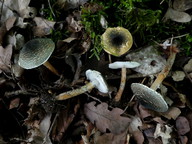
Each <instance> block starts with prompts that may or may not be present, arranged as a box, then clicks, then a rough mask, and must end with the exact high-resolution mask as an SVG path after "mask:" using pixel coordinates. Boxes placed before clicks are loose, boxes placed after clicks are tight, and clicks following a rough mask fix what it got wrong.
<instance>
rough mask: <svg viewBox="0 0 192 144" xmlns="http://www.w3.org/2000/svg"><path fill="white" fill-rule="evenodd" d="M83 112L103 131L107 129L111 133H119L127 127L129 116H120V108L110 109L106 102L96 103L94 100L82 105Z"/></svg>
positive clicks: (121, 111)
mask: <svg viewBox="0 0 192 144" xmlns="http://www.w3.org/2000/svg"><path fill="white" fill-rule="evenodd" d="M84 113H85V115H86V117H87V118H88V119H89V120H90V121H91V122H92V123H94V124H95V125H96V127H97V128H98V129H99V130H100V131H101V132H104V133H105V132H107V130H109V131H110V132H111V133H113V134H120V133H122V132H124V131H125V130H126V129H127V128H128V126H129V123H130V119H129V118H127V117H123V116H121V114H122V113H123V110H122V109H119V108H113V109H112V110H111V111H110V110H109V109H108V104H107V103H101V104H98V105H96V102H95V101H93V102H90V103H87V104H85V105H84Z"/></svg>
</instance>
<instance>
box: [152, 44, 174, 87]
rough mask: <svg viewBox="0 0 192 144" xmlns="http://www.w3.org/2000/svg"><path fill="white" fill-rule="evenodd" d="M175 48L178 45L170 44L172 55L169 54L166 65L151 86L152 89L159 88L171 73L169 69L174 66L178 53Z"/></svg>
mask: <svg viewBox="0 0 192 144" xmlns="http://www.w3.org/2000/svg"><path fill="white" fill-rule="evenodd" d="M175 48H176V47H175V46H173V45H171V46H170V53H169V54H170V55H169V57H168V59H167V62H166V65H165V67H164V68H163V70H162V71H161V72H160V73H159V74H158V76H157V78H156V79H155V81H154V82H153V84H152V85H151V87H150V88H151V89H153V90H157V89H158V88H159V86H160V84H161V83H162V81H163V80H164V79H165V78H166V77H167V75H168V74H169V71H170V69H171V68H172V66H173V63H174V61H175V57H176V53H177V52H175V51H174V49H175Z"/></svg>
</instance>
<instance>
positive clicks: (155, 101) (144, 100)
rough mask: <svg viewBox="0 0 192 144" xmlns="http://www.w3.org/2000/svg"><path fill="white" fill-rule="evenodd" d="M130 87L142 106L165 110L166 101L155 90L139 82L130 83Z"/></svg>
mask: <svg viewBox="0 0 192 144" xmlns="http://www.w3.org/2000/svg"><path fill="white" fill-rule="evenodd" d="M131 89H132V91H133V93H134V95H135V96H136V97H137V99H138V100H140V102H141V104H142V105H143V106H144V107H146V108H148V109H152V110H154V111H157V112H165V111H167V110H168V106H167V103H166V102H165V100H164V99H163V97H162V96H161V95H160V94H159V93H158V92H156V91H155V90H153V89H151V88H149V87H147V86H145V85H143V84H140V83H132V84H131Z"/></svg>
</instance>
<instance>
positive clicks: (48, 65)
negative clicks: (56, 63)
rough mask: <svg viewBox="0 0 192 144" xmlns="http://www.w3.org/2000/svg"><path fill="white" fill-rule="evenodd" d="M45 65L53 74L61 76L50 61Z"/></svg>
mask: <svg viewBox="0 0 192 144" xmlns="http://www.w3.org/2000/svg"><path fill="white" fill-rule="evenodd" d="M43 65H44V66H45V67H46V68H48V69H49V70H50V71H51V72H52V73H54V74H55V75H57V76H59V73H58V71H57V70H56V69H55V68H54V67H53V66H52V65H51V64H50V63H49V62H48V61H46V62H45V63H44V64H43Z"/></svg>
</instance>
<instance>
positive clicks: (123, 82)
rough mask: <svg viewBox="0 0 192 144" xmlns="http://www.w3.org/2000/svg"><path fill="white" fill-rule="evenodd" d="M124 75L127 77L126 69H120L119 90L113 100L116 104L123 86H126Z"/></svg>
mask: <svg viewBox="0 0 192 144" xmlns="http://www.w3.org/2000/svg"><path fill="white" fill-rule="evenodd" d="M126 75H127V70H126V68H121V83H120V86H119V90H118V92H117V94H116V96H115V98H114V100H115V101H116V102H118V101H120V99H121V96H122V94H123V91H124V88H125V84H126Z"/></svg>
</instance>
